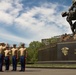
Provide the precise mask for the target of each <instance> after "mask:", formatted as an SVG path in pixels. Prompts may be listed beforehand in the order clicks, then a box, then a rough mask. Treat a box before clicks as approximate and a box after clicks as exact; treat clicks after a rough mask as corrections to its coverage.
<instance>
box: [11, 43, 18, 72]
mask: <svg viewBox="0 0 76 75" xmlns="http://www.w3.org/2000/svg"><path fill="white" fill-rule="evenodd" d="M11 52H12V66H13V69H12V71H16V70H17V58H18V49H17V48H16V44H13V48H12V49H11Z"/></svg>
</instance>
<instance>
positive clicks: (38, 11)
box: [0, 0, 72, 46]
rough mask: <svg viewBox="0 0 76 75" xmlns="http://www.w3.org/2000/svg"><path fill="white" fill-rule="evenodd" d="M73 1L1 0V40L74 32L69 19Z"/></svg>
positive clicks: (26, 39)
mask: <svg viewBox="0 0 76 75" xmlns="http://www.w3.org/2000/svg"><path fill="white" fill-rule="evenodd" d="M71 4H72V0H0V42H5V43H9V44H19V43H25V44H26V46H28V45H29V43H30V42H32V41H41V39H47V38H51V37H53V36H57V35H62V34H65V33H67V34H71V33H72V32H71V29H70V26H69V24H68V23H67V21H66V18H63V17H62V16H61V13H62V12H64V11H68V8H69V7H70V6H71Z"/></svg>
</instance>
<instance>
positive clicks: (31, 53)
mask: <svg viewBox="0 0 76 75" xmlns="http://www.w3.org/2000/svg"><path fill="white" fill-rule="evenodd" d="M43 46H44V44H42V43H41V42H38V41H33V42H31V43H30V44H29V47H28V48H27V51H28V57H27V62H30V63H35V62H36V61H37V60H38V50H39V48H41V47H43Z"/></svg>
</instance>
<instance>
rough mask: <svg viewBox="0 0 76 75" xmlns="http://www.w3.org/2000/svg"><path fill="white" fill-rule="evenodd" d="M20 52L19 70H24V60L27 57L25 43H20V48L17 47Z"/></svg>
mask: <svg viewBox="0 0 76 75" xmlns="http://www.w3.org/2000/svg"><path fill="white" fill-rule="evenodd" d="M19 52H20V63H21V70H20V72H24V71H25V60H26V57H27V51H26V48H25V44H24V43H23V44H21V48H20V49H19Z"/></svg>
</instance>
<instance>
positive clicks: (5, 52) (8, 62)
mask: <svg viewBox="0 0 76 75" xmlns="http://www.w3.org/2000/svg"><path fill="white" fill-rule="evenodd" d="M4 54H5V58H4V60H5V70H6V71H8V70H9V65H10V59H9V54H10V50H9V46H7V47H6V49H5V51H4Z"/></svg>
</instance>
